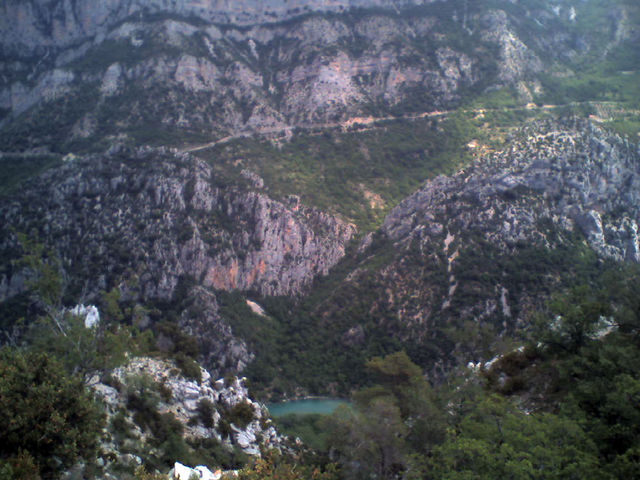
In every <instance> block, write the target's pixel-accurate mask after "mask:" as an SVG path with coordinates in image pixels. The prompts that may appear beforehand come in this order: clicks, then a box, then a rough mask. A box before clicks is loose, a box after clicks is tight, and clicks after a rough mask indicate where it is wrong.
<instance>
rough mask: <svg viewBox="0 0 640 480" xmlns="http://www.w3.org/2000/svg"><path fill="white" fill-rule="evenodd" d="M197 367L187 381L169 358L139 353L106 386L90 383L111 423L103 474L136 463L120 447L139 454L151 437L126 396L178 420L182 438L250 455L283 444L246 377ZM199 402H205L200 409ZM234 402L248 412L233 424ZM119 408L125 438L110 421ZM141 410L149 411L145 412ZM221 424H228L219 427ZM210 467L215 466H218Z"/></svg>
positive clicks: (138, 458)
mask: <svg viewBox="0 0 640 480" xmlns="http://www.w3.org/2000/svg"><path fill="white" fill-rule="evenodd" d="M200 371H201V376H202V378H201V380H199V381H198V380H192V379H187V378H185V377H184V376H182V375H181V374H180V371H179V369H178V368H177V367H176V365H175V364H174V363H172V362H170V361H165V360H160V359H154V358H148V357H139V358H134V359H132V360H130V361H129V362H128V363H127V364H126V365H125V366H122V367H119V368H117V369H115V370H113V371H112V372H109V383H108V384H107V383H102V382H99V381H97V382H94V383H92V385H91V387H92V388H93V390H94V392H95V393H96V395H97V396H98V398H100V399H101V400H102V401H103V403H104V405H105V409H106V413H107V416H108V418H109V421H108V422H107V425H111V426H110V427H108V428H107V430H106V432H105V435H104V443H103V445H102V448H101V451H102V455H101V459H102V460H101V463H102V464H103V466H104V467H105V469H106V471H107V472H109V471H112V470H114V467H116V465H118V464H120V465H122V464H125V465H126V464H129V463H131V462H134V464H135V463H140V462H141V459H140V457H139V456H138V455H135V454H134V455H131V454H124V455H123V454H122V451H132V450H133V452H137V453H138V454H139V455H140V454H142V455H143V454H144V452H145V450H146V447H145V444H146V443H147V442H148V441H149V440H152V438H151V437H150V433H149V432H148V431H145V429H143V428H141V426H140V425H138V424H137V423H136V416H135V414H136V411H135V410H132V406H131V404H130V397H131V395H137V396H139V397H141V398H143V400H144V401H145V402H146V405H147V406H149V405H153V404H154V403H155V404H156V405H155V407H154V408H155V409H156V411H157V412H158V413H159V414H170V415H171V416H172V417H173V418H175V419H176V420H177V421H178V422H179V423H180V425H181V426H182V430H183V436H184V437H185V438H187V439H190V440H205V439H215V440H217V441H218V442H220V443H222V444H223V445H226V447H227V448H229V449H231V448H232V447H233V446H236V447H238V448H240V449H241V450H243V451H244V452H245V453H247V454H249V455H260V447H261V446H264V447H276V448H278V447H282V446H284V439H283V438H282V437H281V436H280V435H279V434H278V432H277V431H276V429H275V427H274V426H273V424H272V422H271V420H270V419H269V412H268V410H267V409H266V407H265V406H264V405H262V404H260V403H258V402H256V401H254V400H252V399H251V398H250V397H249V393H248V390H247V387H246V386H245V384H244V381H245V379H238V378H233V379H229V380H225V379H219V380H214V379H213V378H211V376H210V374H209V372H207V371H206V370H205V369H201V370H200ZM159 392H162V394H161V395H160V394H159ZM153 399H155V401H154V400H153ZM203 404H207V406H206V407H204V408H203V407H202V405H203ZM239 404H244V405H245V406H246V412H245V414H246V415H248V413H250V414H251V418H245V419H244V421H243V424H240V423H239V422H238V421H237V420H236V421H235V422H236V423H237V424H236V423H234V417H233V414H232V413H230V412H232V411H233V409H234V407H236V406H238V405H239ZM120 412H125V417H124V418H125V419H126V421H127V423H128V424H129V426H130V428H131V429H132V431H131V432H130V433H128V435H127V438H125V439H122V438H120V437H118V432H114V431H113V428H114V427H113V422H112V419H113V417H115V416H117V415H122V413H120ZM143 414H147V415H148V412H143ZM120 422H121V423H122V420H121V421H120ZM225 422H226V424H227V425H228V426H225V427H223V426H222V424H223V423H225ZM123 442H124V443H123ZM176 460H180V459H176ZM210 467H212V468H214V469H215V468H219V465H211V466H210ZM109 478H113V477H109Z"/></svg>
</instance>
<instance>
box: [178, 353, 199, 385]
mask: <svg viewBox="0 0 640 480" xmlns="http://www.w3.org/2000/svg"><path fill="white" fill-rule="evenodd" d="M175 359H176V364H177V365H178V368H180V371H181V372H182V374H183V375H184V377H185V378H187V379H189V380H195V381H196V382H198V383H200V382H202V370H200V365H198V362H196V361H195V360H194V359H192V358H189V357H187V356H186V355H185V354H183V353H178V354H177V355H176V357H175Z"/></svg>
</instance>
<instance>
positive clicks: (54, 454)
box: [0, 349, 103, 478]
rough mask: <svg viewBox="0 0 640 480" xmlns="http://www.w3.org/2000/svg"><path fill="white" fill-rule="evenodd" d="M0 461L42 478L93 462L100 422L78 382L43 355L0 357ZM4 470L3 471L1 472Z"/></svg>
mask: <svg viewBox="0 0 640 480" xmlns="http://www.w3.org/2000/svg"><path fill="white" fill-rule="evenodd" d="M0 411H1V412H2V415H0V458H5V459H7V458H14V459H15V462H13V461H12V462H11V463H12V468H14V469H15V468H27V469H28V468H30V467H29V465H31V460H33V464H35V465H37V468H38V470H39V471H40V473H41V474H42V475H43V476H45V477H48V478H49V477H52V476H55V474H56V473H57V472H59V471H62V470H64V469H65V468H69V467H70V466H72V465H73V464H75V463H76V462H77V460H78V459H79V458H80V457H84V458H89V459H90V458H92V456H93V454H94V452H95V450H96V447H97V442H98V435H99V433H100V431H101V429H102V424H103V417H102V414H101V412H100V410H99V408H98V406H97V405H96V404H95V402H94V401H93V398H92V396H91V395H90V394H89V393H88V392H87V391H86V390H85V387H84V384H83V381H82V379H80V378H77V377H73V376H69V375H68V374H67V373H66V372H65V370H64V368H63V367H62V366H61V364H60V363H59V362H58V361H56V360H55V359H53V358H51V357H50V356H48V355H46V354H42V353H29V352H27V353H23V352H21V351H18V350H14V349H3V350H1V351H0ZM5 468H6V467H5Z"/></svg>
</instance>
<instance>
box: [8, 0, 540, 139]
mask: <svg viewBox="0 0 640 480" xmlns="http://www.w3.org/2000/svg"><path fill="white" fill-rule="evenodd" d="M40 3H41V2H39V1H36V0H32V1H30V2H15V3H14V2H9V3H7V4H5V6H4V9H5V10H6V14H5V15H4V17H2V18H4V19H6V20H4V21H5V22H9V21H10V19H14V20H15V19H19V20H17V21H12V22H11V25H7V28H5V29H3V28H2V27H1V26H0V32H3V33H4V36H5V38H4V39H2V38H0V45H2V46H3V47H4V48H5V50H7V51H14V52H15V53H14V54H13V57H12V58H14V61H12V62H4V63H2V62H0V126H2V125H3V124H4V128H7V129H9V131H13V129H15V128H17V126H18V124H21V122H24V121H25V119H24V118H22V119H18V118H16V117H17V116H18V115H19V114H21V113H25V112H27V111H31V109H33V108H35V109H36V110H35V111H33V113H32V114H31V115H34V117H33V121H34V122H36V123H37V120H36V119H37V118H42V116H43V115H46V111H44V110H40V108H38V107H43V105H45V104H49V105H50V107H49V108H55V109H56V110H57V111H58V115H59V116H60V115H61V116H62V117H64V119H65V121H64V122H60V119H59V118H58V120H57V121H56V123H55V124H56V125H59V127H58V126H56V127H55V128H56V129H60V131H56V133H55V136H56V137H58V140H60V141H62V139H63V138H64V139H65V141H66V140H68V139H79V138H84V139H92V140H94V141H96V140H98V139H99V138H103V137H104V136H105V134H108V135H110V136H113V135H117V134H121V133H139V132H140V131H141V130H142V131H146V129H149V128H156V129H157V128H163V129H166V130H176V129H178V130H186V131H189V132H191V133H195V134H198V135H200V136H204V137H214V138H222V137H226V136H227V135H229V134H236V135H237V134H243V133H247V132H248V133H252V132H262V133H269V132H277V131H281V130H283V129H284V128H293V127H296V126H299V127H309V126H320V127H321V126H323V125H327V124H334V125H335V124H339V123H340V122H344V121H348V120H349V119H351V118H356V117H362V116H367V115H370V114H371V112H372V111H376V112H380V113H385V114H388V112H390V111H392V112H395V113H398V112H400V113H403V112H407V111H409V112H425V111H431V110H437V109H440V110H441V109H445V108H449V107H452V106H455V105H456V104H458V103H459V102H460V100H461V99H462V98H463V96H464V95H466V94H468V92H470V91H481V90H483V89H485V88H487V87H489V86H495V85H499V84H505V83H506V84H516V83H518V82H520V81H522V80H528V79H529V78H530V77H532V76H533V75H535V74H536V73H537V72H539V71H540V70H541V69H542V66H541V62H540V60H539V59H538V57H537V56H536V54H535V53H534V49H533V48H531V47H529V46H527V45H525V44H524V43H523V41H522V40H521V39H520V38H519V37H518V34H517V32H516V29H515V27H514V25H513V24H512V21H511V18H510V17H509V16H508V15H507V14H505V13H504V12H503V11H501V10H496V11H492V12H490V13H486V12H485V11H483V10H482V9H479V8H476V7H474V6H472V8H471V11H470V12H467V11H466V10H465V15H464V16H462V15H461V14H462V11H461V9H458V8H455V6H454V7H452V6H447V7H446V8H441V7H440V6H439V5H438V6H435V5H434V6H429V5H424V6H422V7H419V8H418V9H416V8H415V7H414V8H413V9H409V10H401V9H400V6H399V5H394V10H389V11H386V10H385V9H377V10H367V9H358V10H353V11H351V12H349V13H344V14H343V15H323V14H313V15H306V16H298V17H297V18H294V19H291V20H290V21H287V22H275V23H262V24H255V25H252V26H250V27H242V28H241V27H238V26H226V27H224V28H221V27H220V26H219V25H218V24H212V23H210V22H211V21H212V18H210V17H211V16H212V15H213V16H214V17H215V12H216V8H217V6H216V5H213V4H205V5H201V3H198V4H191V3H190V2H177V3H175V2H174V3H173V4H169V3H168V2H167V4H166V5H165V4H164V2H155V1H151V0H149V1H148V2H130V1H128V2H124V1H122V0H121V1H114V2H107V3H105V4H104V5H102V4H101V6H100V7H98V6H88V5H81V4H76V3H74V2H71V3H70V4H69V5H67V3H68V2H67V1H59V2H57V6H54V7H53V8H52V7H50V6H47V7H46V8H45V7H44V6H43V5H41V4H40ZM138 3H140V4H142V3H146V4H148V5H147V9H146V13H144V14H143V13H141V12H142V10H143V9H142V6H141V5H139V4H138ZM213 3H215V2H213ZM244 3H247V2H238V4H237V5H236V3H234V4H233V5H231V4H229V3H228V2H226V3H225V4H224V8H225V9H230V10H233V9H234V8H238V9H240V10H242V9H243V8H244V7H243V4H244ZM356 3H358V2H356ZM366 3H367V6H368V7H372V6H375V3H376V2H366ZM420 3H426V4H429V3H431V2H420ZM125 4H126V5H125ZM381 4H382V5H384V6H388V5H386V4H385V3H384V2H381ZM172 5H173V6H172ZM285 5H286V6H287V8H288V9H291V11H297V12H298V14H301V13H303V12H304V9H301V10H297V7H296V6H294V5H293V4H291V2H283V4H282V6H285ZM354 5H355V4H354ZM341 6H342V5H341V2H330V3H322V4H320V5H318V6H317V9H318V10H323V9H325V8H326V9H329V10H331V9H334V8H338V9H339V8H340V7H341ZM248 8H249V10H251V9H252V7H250V6H249V7H248ZM278 8H279V7H278ZM43 10H46V12H45V11H43ZM267 10H268V8H267ZM459 10H460V11H459ZM55 12H58V13H55ZM153 12H163V15H153ZM177 12H179V13H177ZM166 17H169V18H166ZM276 18H279V17H276ZM196 19H197V20H196ZM263 20H264V18H263ZM21 42H26V43H21ZM432 46H433V47H432ZM496 50H499V51H500V54H499V55H495V51H496ZM34 52H37V53H34ZM43 52H46V53H43ZM52 102H53V103H52ZM51 105H55V107H51ZM38 111H39V113H36V112H38ZM3 112H4V113H3ZM12 125H13V126H12ZM51 128H53V126H52V125H50V124H49V125H46V126H45V125H42V130H43V131H38V130H39V129H36V128H31V129H30V131H29V136H30V138H29V139H26V138H15V137H16V136H15V135H12V137H11V139H7V141H8V142H9V143H12V145H8V144H7V145H5V146H3V145H2V144H0V148H2V149H5V150H7V149H15V145H13V144H14V143H18V144H21V145H20V147H21V148H25V146H26V145H27V144H28V145H29V146H32V145H34V144H42V143H43V142H46V140H45V138H46V137H47V136H48V135H50V134H51V131H50V130H51ZM19 137H20V136H19ZM65 137H66V138H65ZM168 140H169V141H172V142H177V141H179V140H180V139H178V138H169V139H168ZM23 141H24V142H27V143H26V144H22V142H23Z"/></svg>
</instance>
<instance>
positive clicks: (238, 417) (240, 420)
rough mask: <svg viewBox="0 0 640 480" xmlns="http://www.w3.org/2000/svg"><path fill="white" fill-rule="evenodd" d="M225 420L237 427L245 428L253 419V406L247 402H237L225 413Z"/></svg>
mask: <svg viewBox="0 0 640 480" xmlns="http://www.w3.org/2000/svg"><path fill="white" fill-rule="evenodd" d="M226 417H227V420H228V421H229V422H230V423H233V424H234V425H236V426H237V427H240V428H246V426H247V425H249V423H251V421H252V420H253V418H254V416H253V407H252V406H251V404H249V403H248V402H242V403H238V404H237V405H235V406H233V407H231V409H230V410H229V412H228V413H227V416H226Z"/></svg>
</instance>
